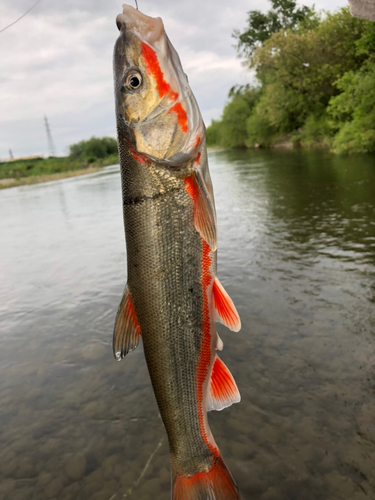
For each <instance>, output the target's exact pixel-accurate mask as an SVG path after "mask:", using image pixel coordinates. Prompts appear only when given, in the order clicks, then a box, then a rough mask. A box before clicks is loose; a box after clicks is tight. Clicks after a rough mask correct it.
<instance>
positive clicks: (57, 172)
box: [0, 154, 119, 189]
mask: <svg viewBox="0 0 375 500" xmlns="http://www.w3.org/2000/svg"><path fill="white" fill-rule="evenodd" d="M118 161H119V160H118V155H117V154H114V155H110V156H108V157H106V158H100V159H96V160H95V161H91V162H90V161H87V160H82V159H72V158H70V157H63V158H30V159H23V160H15V161H11V162H3V163H0V189H5V188H10V187H16V186H25V185H29V184H39V183H41V182H48V181H56V180H59V179H65V178H67V177H76V176H79V175H85V174H92V173H94V172H98V171H99V170H100V169H101V168H103V167H106V166H108V165H116V164H117V163H118Z"/></svg>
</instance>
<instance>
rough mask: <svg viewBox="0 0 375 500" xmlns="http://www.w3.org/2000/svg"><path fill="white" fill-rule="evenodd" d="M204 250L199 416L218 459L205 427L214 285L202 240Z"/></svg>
mask: <svg viewBox="0 0 375 500" xmlns="http://www.w3.org/2000/svg"><path fill="white" fill-rule="evenodd" d="M202 244H203V249H202V278H201V285H202V292H203V311H202V312H203V331H202V342H201V350H200V355H199V360H198V367H197V375H196V382H197V403H198V416H199V427H200V430H201V434H202V437H203V441H204V442H205V443H206V445H207V446H208V449H209V450H210V452H211V453H212V454H213V455H214V456H215V457H218V456H219V454H220V452H219V450H218V449H217V447H216V446H213V445H212V444H211V443H210V441H209V439H208V436H207V432H206V426H205V415H204V413H203V412H205V410H204V409H203V385H204V383H205V381H206V379H207V376H208V374H209V370H210V365H211V315H210V309H209V303H208V288H209V287H210V286H211V285H212V276H211V269H210V268H211V263H212V257H211V249H210V247H209V245H208V244H207V243H206V242H205V241H204V240H203V239H202Z"/></svg>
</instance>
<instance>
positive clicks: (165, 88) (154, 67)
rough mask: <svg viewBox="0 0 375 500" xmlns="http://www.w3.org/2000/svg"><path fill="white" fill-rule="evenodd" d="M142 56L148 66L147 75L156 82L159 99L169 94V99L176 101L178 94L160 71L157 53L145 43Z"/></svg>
mask: <svg viewBox="0 0 375 500" xmlns="http://www.w3.org/2000/svg"><path fill="white" fill-rule="evenodd" d="M142 56H143V60H144V62H145V65H146V70H147V73H148V74H149V75H152V76H153V77H154V78H155V80H156V88H157V90H158V92H159V97H164V96H165V95H166V94H169V97H170V98H171V99H172V100H173V101H175V100H176V99H177V97H178V93H177V92H174V91H173V90H172V88H171V86H170V85H169V83H168V82H166V81H165V80H164V75H163V72H162V70H161V69H160V64H159V61H158V56H157V55H156V52H155V51H154V49H152V48H151V47H150V46H149V45H147V43H144V42H143V43H142Z"/></svg>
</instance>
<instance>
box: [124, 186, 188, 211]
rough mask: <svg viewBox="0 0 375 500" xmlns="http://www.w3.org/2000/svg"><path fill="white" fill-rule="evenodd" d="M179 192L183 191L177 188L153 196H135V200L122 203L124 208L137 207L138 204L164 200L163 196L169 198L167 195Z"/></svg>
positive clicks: (125, 200) (126, 200)
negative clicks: (159, 199)
mask: <svg viewBox="0 0 375 500" xmlns="http://www.w3.org/2000/svg"><path fill="white" fill-rule="evenodd" d="M178 191H181V188H180V187H175V188H172V189H168V190H166V191H163V192H160V193H156V194H154V195H153V196H135V197H134V198H124V199H123V202H122V203H123V205H124V206H128V205H137V204H138V203H143V202H146V201H152V200H157V199H158V198H162V197H163V196H167V195H170V194H173V193H176V192H178Z"/></svg>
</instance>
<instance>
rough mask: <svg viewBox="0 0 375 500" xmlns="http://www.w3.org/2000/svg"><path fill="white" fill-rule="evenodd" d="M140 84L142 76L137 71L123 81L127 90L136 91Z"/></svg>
mask: <svg viewBox="0 0 375 500" xmlns="http://www.w3.org/2000/svg"><path fill="white" fill-rule="evenodd" d="M141 84H142V75H141V74H140V73H139V72H138V71H137V72H136V71H132V72H131V73H129V74H128V76H127V77H126V80H125V86H126V87H127V88H128V89H129V90H137V89H139V87H140V86H141Z"/></svg>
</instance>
